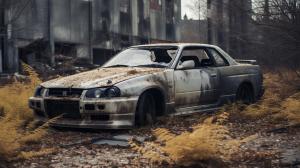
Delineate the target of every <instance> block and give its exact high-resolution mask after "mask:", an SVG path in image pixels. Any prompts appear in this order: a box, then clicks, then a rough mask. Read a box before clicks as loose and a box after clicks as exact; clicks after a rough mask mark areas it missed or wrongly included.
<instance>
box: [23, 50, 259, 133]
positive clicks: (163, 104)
mask: <svg viewBox="0 0 300 168" xmlns="http://www.w3.org/2000/svg"><path fill="white" fill-rule="evenodd" d="M241 62H242V61H241ZM262 94H263V87H262V72H261V70H260V67H259V66H258V65H253V62H251V61H250V62H249V64H248V62H247V61H244V62H243V63H239V62H237V61H235V60H234V59H232V58H231V57H230V56H229V55H228V54H227V53H225V52H224V51H223V50H222V49H220V48H219V47H217V46H213V45H206V44H153V45H140V46H133V47H130V48H128V49H127V50H125V51H122V52H121V53H119V54H117V55H116V56H115V57H113V58H112V59H111V60H110V61H108V62H107V63H106V64H105V65H104V66H102V67H100V68H98V69H95V70H92V71H88V72H83V73H79V74H76V75H71V76H67V77H62V78H58V79H54V80H50V81H47V82H44V83H42V84H41V85H40V86H39V87H38V88H37V90H36V93H35V95H34V96H33V97H31V98H30V99H29V106H30V107H31V108H32V109H33V110H34V112H35V115H36V118H37V119H38V120H41V121H47V120H49V119H51V118H55V117H57V116H59V117H58V118H57V119H55V120H54V122H52V123H51V124H53V125H56V126H62V127H81V128H99V129H104V128H108V129H121V128H132V127H133V126H135V125H145V124H147V123H148V124H149V123H150V124H151V123H153V122H155V120H156V117H157V116H163V115H180V114H189V113H195V112H204V111H211V110H216V109H217V108H219V107H220V106H221V105H223V104H224V103H227V102H232V101H235V100H240V101H243V102H245V103H251V102H254V101H255V100H257V99H259V98H260V96H261V95H262Z"/></svg>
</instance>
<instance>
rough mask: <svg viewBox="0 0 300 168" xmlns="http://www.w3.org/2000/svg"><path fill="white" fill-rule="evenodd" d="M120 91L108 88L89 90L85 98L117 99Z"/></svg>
mask: <svg viewBox="0 0 300 168" xmlns="http://www.w3.org/2000/svg"><path fill="white" fill-rule="evenodd" d="M120 95H121V91H120V89H119V88H118V87H115V86H113V87H109V88H95V89H90V90H88V91H87V92H86V94H85V97H86V98H105V97H109V98H110V97H119V96H120Z"/></svg>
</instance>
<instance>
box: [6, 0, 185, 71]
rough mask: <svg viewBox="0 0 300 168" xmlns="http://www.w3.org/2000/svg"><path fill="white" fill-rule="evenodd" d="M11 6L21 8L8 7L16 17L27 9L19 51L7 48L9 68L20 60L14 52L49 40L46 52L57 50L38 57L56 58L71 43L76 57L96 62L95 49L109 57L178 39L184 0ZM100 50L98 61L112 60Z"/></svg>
mask: <svg viewBox="0 0 300 168" xmlns="http://www.w3.org/2000/svg"><path fill="white" fill-rule="evenodd" d="M11 2H12V4H17V5H15V6H12V7H11V8H10V9H7V11H6V13H8V11H10V12H11V13H13V14H15V13H16V12H18V11H20V7H24V5H25V8H24V10H22V12H21V14H20V16H19V17H17V18H16V19H15V20H14V22H13V23H12V30H13V32H12V34H13V35H12V36H13V40H12V41H11V46H12V47H13V48H15V51H10V50H7V51H8V52H9V53H8V52H7V54H5V59H6V60H8V61H6V63H5V64H12V61H11V60H16V58H19V57H20V56H19V55H14V56H11V55H10V54H16V53H17V52H18V50H20V48H22V50H26V48H28V47H29V46H30V47H31V45H30V44H32V43H34V42H36V41H43V42H49V44H45V45H44V46H43V48H46V49H47V48H50V49H47V50H45V52H48V51H52V52H50V53H49V54H38V55H48V56H49V57H53V55H52V54H54V53H56V54H58V53H57V52H58V50H55V46H56V45H57V44H59V45H61V44H64V45H66V44H70V45H71V46H72V47H74V50H75V51H76V52H75V53H77V54H76V56H75V57H80V58H86V59H90V60H93V57H91V56H90V55H91V54H92V51H93V49H105V52H104V54H107V53H110V52H106V50H112V51H113V52H111V53H114V52H115V51H119V50H121V49H123V48H126V47H128V46H130V45H135V44H144V43H148V42H151V41H152V40H160V41H176V40H178V39H179V37H180V28H179V22H180V17H181V13H180V12H181V7H180V4H181V0H90V1H88V0H32V1H30V3H29V4H25V2H23V1H19V0H11ZM170 32H171V33H170ZM90 51H91V52H90ZM99 51H100V50H97V53H98V54H97V55H94V57H103V58H104V59H107V58H108V57H107V56H104V55H101V54H99V53H101V52H99ZM22 53H24V52H22ZM22 53H21V54H22ZM25 53H27V52H25ZM29 55H30V54H29ZM22 58H24V56H22ZM25 58H26V56H25ZM49 59H52V58H49ZM100 59H101V58H100ZM100 59H99V58H97V60H100ZM96 63H97V62H96ZM9 66H14V67H15V66H16V65H9Z"/></svg>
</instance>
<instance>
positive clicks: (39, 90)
mask: <svg viewBox="0 0 300 168" xmlns="http://www.w3.org/2000/svg"><path fill="white" fill-rule="evenodd" d="M44 91H45V88H44V87H42V86H38V87H37V88H36V89H35V92H34V97H42V96H43V93H44Z"/></svg>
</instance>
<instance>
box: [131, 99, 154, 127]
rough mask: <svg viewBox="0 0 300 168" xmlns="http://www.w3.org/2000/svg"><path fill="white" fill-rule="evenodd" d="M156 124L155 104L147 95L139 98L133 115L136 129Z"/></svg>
mask: <svg viewBox="0 0 300 168" xmlns="http://www.w3.org/2000/svg"><path fill="white" fill-rule="evenodd" d="M155 122H156V103H155V99H154V97H153V96H152V95H151V94H149V93H144V94H142V95H141V96H140V98H139V101H138V107H137V111H136V115H135V124H136V126H138V127H141V126H146V125H153V124H154V123H155Z"/></svg>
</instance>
